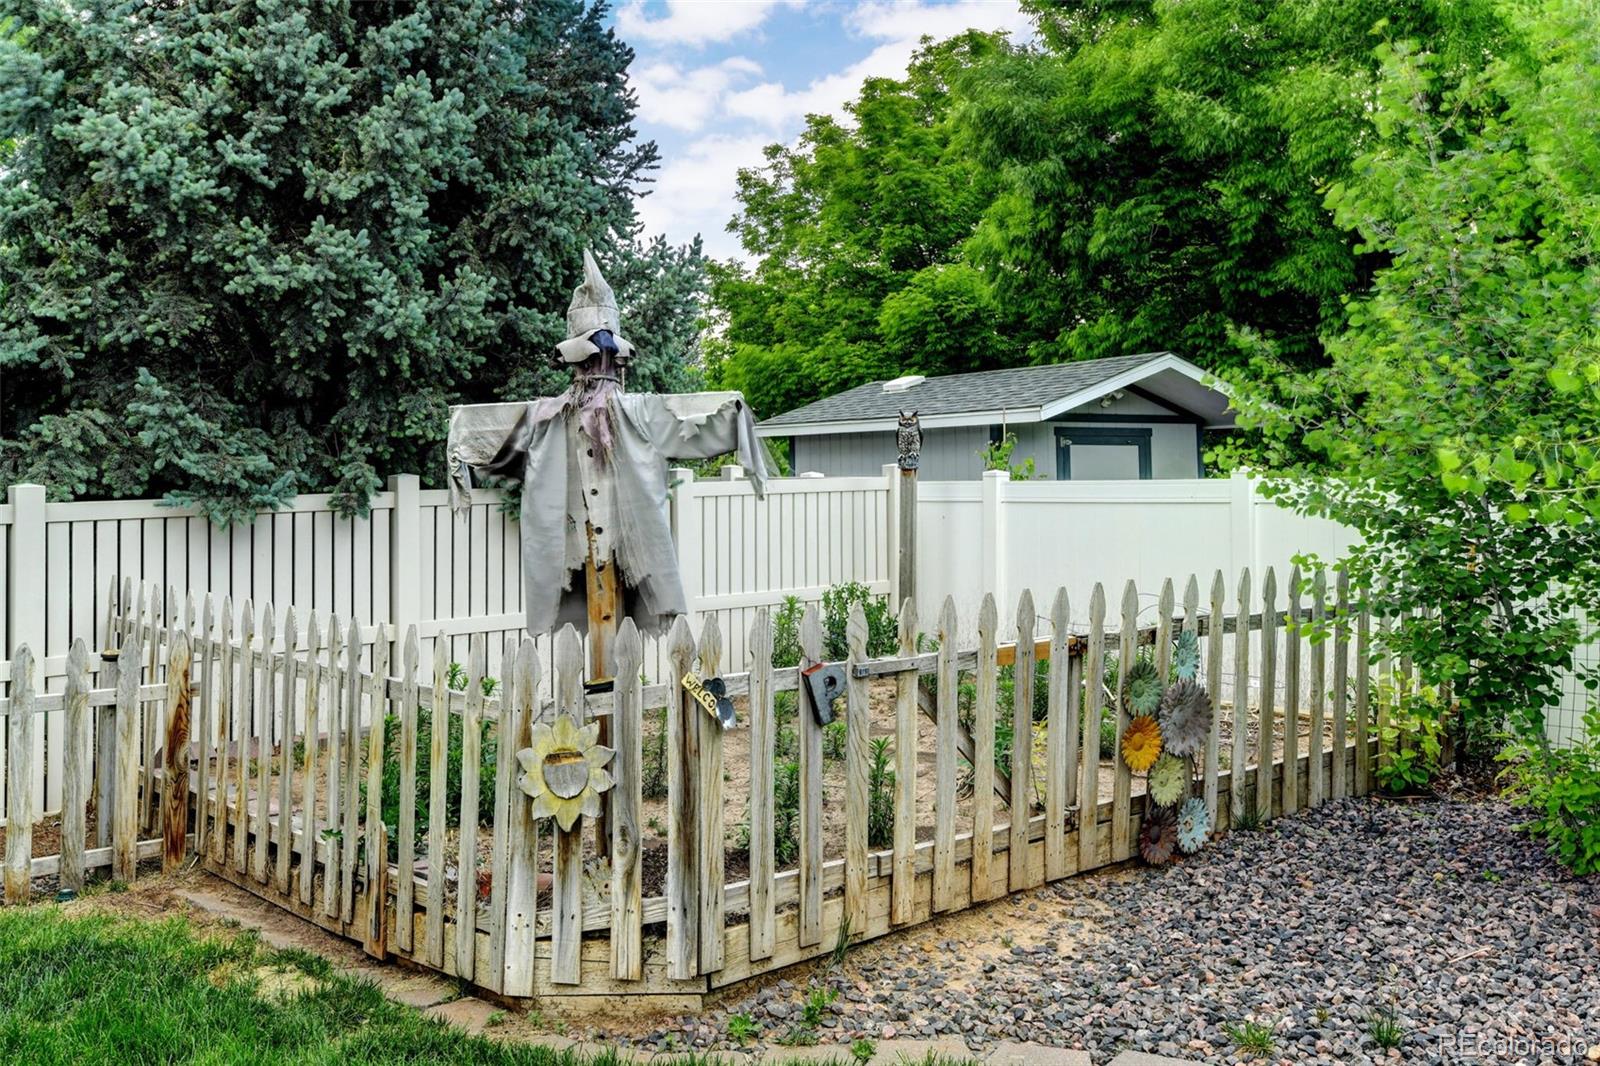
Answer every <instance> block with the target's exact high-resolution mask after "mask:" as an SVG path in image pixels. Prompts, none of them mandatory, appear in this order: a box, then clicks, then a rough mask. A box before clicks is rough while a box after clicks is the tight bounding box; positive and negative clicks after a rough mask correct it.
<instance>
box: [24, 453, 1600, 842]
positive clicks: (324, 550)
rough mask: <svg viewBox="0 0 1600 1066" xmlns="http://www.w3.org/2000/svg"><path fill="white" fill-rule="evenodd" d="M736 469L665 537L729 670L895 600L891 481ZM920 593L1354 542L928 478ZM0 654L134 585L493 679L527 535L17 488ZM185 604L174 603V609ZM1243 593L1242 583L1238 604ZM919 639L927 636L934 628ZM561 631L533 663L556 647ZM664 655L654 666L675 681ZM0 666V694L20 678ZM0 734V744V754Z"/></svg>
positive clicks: (1209, 563)
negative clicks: (221, 510) (229, 519)
mask: <svg viewBox="0 0 1600 1066" xmlns="http://www.w3.org/2000/svg"><path fill="white" fill-rule="evenodd" d="M725 473H726V474H728V475H729V476H727V477H725V478H724V479H721V480H711V481H697V480H695V479H694V478H693V476H692V474H690V472H689V471H687V470H677V471H674V472H673V477H674V482H675V483H674V488H673V501H672V523H673V530H674V535H675V536H676V539H677V543H678V552H679V559H680V563H681V568H682V573H683V577H684V583H685V586H686V591H687V593H688V596H689V605H690V609H691V612H692V613H693V614H694V615H696V616H697V617H696V618H695V619H694V622H695V624H696V625H698V624H699V622H700V620H701V619H700V618H699V617H698V616H701V615H704V614H705V613H708V612H715V613H716V614H717V615H718V621H719V623H720V624H721V628H722V632H723V633H724V634H726V640H727V644H728V647H727V659H726V660H725V661H727V662H729V663H734V664H743V663H744V662H745V661H746V658H747V655H748V650H747V647H746V641H747V637H748V633H749V630H750V626H751V623H752V622H753V621H754V615H755V611H756V608H758V607H761V606H768V607H776V606H778V605H779V604H781V603H782V602H783V600H784V599H785V598H786V597H787V596H791V595H792V596H797V597H799V598H800V599H802V600H807V601H814V600H816V599H818V598H819V597H820V596H821V594H822V592H823V590H824V589H826V588H828V587H829V586H831V585H835V584H839V583H841V582H845V581H860V582H862V583H864V584H865V585H867V587H868V588H869V589H870V590H871V591H872V592H873V593H875V594H879V595H888V596H891V597H896V598H898V596H899V595H900V594H901V592H902V591H903V590H900V589H897V588H895V587H894V575H895V573H896V554H895V553H896V551H897V547H898V546H897V544H896V543H895V539H896V538H895V532H894V531H895V529H896V527H897V524H896V515H897V508H898V499H897V486H898V482H899V478H898V476H897V472H896V471H895V469H894V468H893V467H892V466H891V467H886V468H885V470H884V473H883V475H882V476H878V477H851V478H843V477H840V478H819V477H800V478H782V479H777V480H774V481H773V482H771V483H770V484H769V491H768V496H767V499H766V500H765V502H758V501H757V500H756V499H755V497H754V495H753V493H752V492H751V489H750V486H749V485H748V484H747V483H745V482H744V481H742V480H740V479H738V478H737V477H735V476H733V472H731V471H727V472H725ZM918 520H919V521H918V548H917V552H918V566H917V589H916V599H917V602H918V603H919V604H938V603H940V602H942V600H943V598H944V597H945V596H946V595H949V596H952V597H954V599H955V601H956V606H957V614H958V617H959V619H960V620H961V624H962V629H963V631H964V633H965V634H966V639H964V640H963V646H970V645H971V633H970V629H971V626H972V624H973V623H974V622H975V620H976V617H977V611H978V606H979V603H980V602H981V600H982V597H983V595H984V593H986V592H989V593H993V594H994V596H995V599H996V600H997V601H998V602H1002V603H1011V602H1015V600H1016V598H1017V597H1018V596H1019V595H1020V594H1021V592H1022V591H1023V590H1024V589H1030V590H1032V592H1033V595H1034V601H1035V602H1036V603H1039V604H1048V603H1049V602H1050V597H1051V596H1053V595H1054V591H1055V589H1056V588H1057V587H1064V588H1066V590H1067V592H1068V595H1069V597H1070V600H1071V605H1072V618H1073V620H1074V622H1077V621H1081V620H1083V619H1084V618H1085V617H1086V609H1087V603H1088V597H1089V591H1090V588H1091V586H1092V584H1093V583H1094V582H1095V581H1111V582H1116V581H1120V580H1133V581H1135V582H1137V583H1138V587H1139V588H1140V589H1141V590H1143V591H1144V594H1145V595H1144V597H1143V599H1141V602H1140V612H1141V615H1143V616H1144V620H1146V621H1148V620H1150V619H1152V618H1153V616H1154V612H1155V606H1156V604H1155V600H1154V595H1155V593H1156V591H1157V590H1159V588H1160V587H1161V583H1162V582H1163V580H1165V579H1168V578H1170V579H1172V581H1173V582H1174V583H1175V585H1176V586H1177V589H1178V592H1179V595H1180V596H1181V594H1182V589H1183V585H1184V583H1185V582H1186V581H1187V579H1188V577H1189V575H1190V574H1195V575H1198V577H1199V580H1200V585H1201V590H1202V597H1204V595H1205V594H1206V591H1207V590H1208V588H1209V581H1210V579H1211V575H1212V574H1214V573H1215V572H1216V571H1218V570H1220V571H1222V572H1223V573H1225V574H1238V573H1240V572H1242V571H1243V570H1245V569H1250V570H1252V571H1253V572H1255V573H1256V574H1257V581H1258V583H1259V581H1260V576H1261V575H1262V574H1264V572H1265V569H1266V567H1268V566H1272V567H1274V568H1276V570H1277V574H1278V581H1279V583H1280V586H1281V585H1282V583H1283V582H1284V581H1285V580H1286V577H1287V574H1288V570H1289V565H1290V560H1291V558H1292V557H1293V556H1295V555H1296V554H1299V553H1315V554H1317V555H1320V556H1321V557H1323V558H1326V559H1332V558H1336V557H1338V555H1339V554H1341V552H1342V551H1343V550H1344V549H1345V547H1346V546H1348V544H1349V543H1350V541H1351V536H1350V534H1349V532H1348V531H1347V530H1343V529H1342V528H1341V527H1338V526H1336V525H1334V524H1333V523H1329V522H1323V521H1319V520H1314V519H1305V518H1301V517H1299V516H1297V515H1294V514H1291V513H1289V512H1287V511H1284V510H1281V509H1279V508H1277V507H1276V506H1274V505H1273V504H1271V503H1270V502H1268V501H1265V500H1263V499H1261V498H1260V496H1259V495H1258V494H1257V493H1256V491H1255V486H1254V485H1253V484H1252V482H1251V481H1249V480H1248V479H1246V478H1243V477H1234V478H1228V479H1220V478H1219V479H1208V480H1190V481H1121V482H1084V481H1078V482H1073V481H1048V482H1045V481H1041V482H1017V483H1014V482H1011V481H1010V480H1009V479H1008V478H1007V476H1006V475H1005V474H1004V473H993V474H990V475H988V476H986V477H985V478H984V479H983V480H981V481H965V482H924V483H922V484H921V485H920V487H919V506H918ZM0 558H3V560H4V566H0V604H3V608H4V609H3V611H0V649H4V650H3V651H0V655H5V656H7V657H9V655H10V653H11V650H12V649H14V648H16V647H17V646H18V645H19V644H23V643H26V644H27V645H28V646H29V647H30V648H31V649H32V650H33V652H34V655H35V658H36V660H37V662H38V666H37V667H36V669H37V677H38V682H39V686H40V688H41V689H43V690H44V691H58V690H59V689H60V687H61V685H62V684H63V680H64V677H65V668H66V666H65V664H66V655H67V651H68V644H69V641H70V640H71V639H73V638H76V637H79V636H84V637H87V636H88V635H90V634H93V636H94V638H95V640H96V641H97V642H99V641H103V639H104V635H105V634H104V626H105V612H106V607H107V599H108V593H109V591H110V589H111V588H112V585H113V583H115V584H116V585H117V587H118V588H119V589H120V588H121V586H122V584H123V583H124V582H125V581H126V582H131V583H133V584H134V585H135V587H137V586H138V585H139V584H140V583H143V585H144V587H145V588H146V589H148V590H150V594H152V595H155V596H157V597H158V598H159V599H160V600H161V601H162V602H161V607H162V612H163V613H164V616H165V617H171V612H172V611H174V610H181V609H182V608H181V605H182V603H183V601H184V600H185V598H186V597H188V596H193V597H195V598H196V599H197V600H199V599H201V598H202V597H203V596H204V594H206V593H214V594H215V595H216V596H217V598H218V604H219V605H220V602H221V597H223V596H228V597H231V599H232V603H233V608H234V612H235V616H236V620H237V616H238V615H239V614H240V612H241V611H242V609H243V605H244V601H245V600H247V599H248V600H250V601H252V603H253V604H254V605H255V606H256V607H257V608H258V610H259V607H260V606H261V605H262V604H263V603H265V602H271V603H273V604H275V605H276V606H277V608H278V610H279V612H280V615H279V623H280V625H281V621H282V616H281V612H282V610H283V609H284V608H285V607H287V606H290V605H292V606H293V607H294V608H295V610H296V611H297V612H298V613H299V614H300V628H301V632H302V633H303V632H304V630H305V627H306V623H307V621H308V618H307V612H315V613H317V614H318V615H319V616H321V617H322V619H323V622H324V628H326V622H327V616H329V615H337V616H338V617H339V618H341V619H345V620H349V619H355V620H357V621H360V622H361V623H362V624H363V626H364V627H365V639H366V640H368V641H370V640H371V639H372V632H373V630H372V628H371V627H373V626H375V625H376V624H377V623H379V622H382V623H385V624H386V625H387V626H388V627H389V632H390V633H391V634H400V635H403V634H404V632H405V630H406V627H407V626H409V625H412V624H415V625H416V626H417V629H418V635H419V637H420V638H421V641H422V654H423V659H424V661H428V660H429V658H430V657H431V655H432V645H433V642H434V641H435V640H436V639H446V640H449V641H450V650H451V654H452V656H453V657H454V658H455V659H457V660H460V661H462V662H465V660H466V657H467V656H466V644H467V639H468V638H469V636H470V635H471V634H474V633H484V634H486V635H487V637H488V640H487V646H488V648H489V649H490V651H489V656H490V658H489V663H488V671H487V672H488V674H489V675H491V676H498V675H499V674H500V673H501V665H500V663H499V656H500V649H501V648H502V647H503V646H504V642H505V638H506V637H507V636H511V635H519V634H520V633H521V631H522V627H523V614H522V563H521V552H520V546H519V543H518V527H517V523H516V521H515V519H514V517H513V516H511V515H508V514H506V513H505V511H504V507H503V502H502V500H501V498H500V496H499V495H498V494H497V493H494V492H487V491H480V492H477V493H475V495H474V502H473V505H472V507H471V509H470V512H469V513H468V514H465V515H461V516H456V515H453V514H452V513H451V512H450V508H449V504H448V501H447V499H446V494H445V493H444V492H443V491H442V490H424V489H421V488H420V487H419V483H418V479H417V478H416V477H415V476H412V475H402V476H397V477H393V478H390V480H389V484H388V487H387V489H386V491H384V492H381V493H378V494H377V495H376V496H375V497H374V498H373V500H372V505H371V511H370V514H369V515H368V516H367V517H366V518H345V517H342V516H339V515H337V514H335V513H334V512H333V510H332V508H331V505H330V500H329V497H327V496H322V495H307V496H301V497H299V498H298V499H297V500H296V501H295V503H294V504H293V505H292V506H290V507H287V508H284V509H282V510H279V511H274V512H267V513H263V514H261V515H259V516H257V518H256V519H255V520H254V521H253V522H250V523H248V524H240V525H236V526H233V527H231V528H218V527H215V526H213V525H211V524H210V523H208V522H207V521H206V520H205V519H204V518H203V517H201V516H200V515H199V514H197V513H195V512H193V511H191V510H186V509H182V508H175V507H168V506H165V505H163V504H161V503H159V502H156V501H145V500H140V501H105V502H83V503H50V502H46V500H45V495H44V490H43V489H42V488H40V487H39V486H33V485H19V486H14V487H13V488H11V489H10V490H9V492H8V494H7V496H6V501H5V503H4V504H0ZM168 589H170V590H172V591H173V593H174V597H173V598H174V599H175V600H176V601H177V602H176V603H173V602H167V595H166V590H168ZM1228 594H1229V596H1230V599H1231V597H1232V596H1233V594H1234V590H1233V589H1231V588H1230V589H1229V590H1228ZM923 628H925V629H929V630H931V629H932V628H933V626H932V621H931V619H924V620H923ZM548 643H549V642H548V638H541V648H542V650H543V651H544V653H545V654H546V655H548V654H549V651H550V649H549V648H548ZM655 645H656V642H654V641H651V642H649V644H648V645H647V647H646V651H645V673H646V675H647V677H649V678H650V679H651V680H652V681H656V680H659V679H660V678H662V677H664V676H665V675H666V669H665V661H664V659H663V658H661V652H660V649H659V648H658V647H656V646H655ZM10 676H11V665H10V662H9V658H7V659H5V660H0V683H4V682H7V681H9V679H10ZM1568 688H1569V690H1570V691H1569V693H1568V696H1567V698H1566V699H1565V700H1564V701H1563V705H1562V707H1561V708H1560V709H1558V710H1557V711H1556V712H1554V714H1553V720H1552V723H1551V730H1552V734H1553V735H1556V736H1558V737H1564V736H1576V731H1577V729H1578V726H1579V718H1580V714H1581V710H1580V708H1581V707H1582V706H1583V703H1584V701H1585V699H1586V695H1585V693H1584V692H1583V690H1582V688H1581V686H1578V685H1576V684H1572V685H1569V686H1568ZM60 717H61V716H60V713H59V712H52V713H50V714H48V715H46V721H45V722H44V723H43V726H44V728H42V729H40V730H38V731H36V733H35V737H36V739H35V746H36V750H35V758H34V761H33V765H34V773H35V778H36V785H37V788H38V789H39V790H40V796H41V803H42V804H43V808H42V809H44V810H54V809H55V808H56V807H57V806H58V805H59V802H60V790H61V781H60V777H59V771H58V767H59V766H60V763H61V760H60V749H61V744H62V736H63V726H62V723H61V722H59V721H57V720H56V719H59V718H60ZM4 735H5V733H4V730H3V729H0V744H3V738H4Z"/></svg>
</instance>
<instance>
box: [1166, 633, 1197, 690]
mask: <svg viewBox="0 0 1600 1066" xmlns="http://www.w3.org/2000/svg"><path fill="white" fill-rule="evenodd" d="M1172 672H1173V673H1174V674H1176V675H1177V677H1178V680H1179V681H1193V680H1194V679H1195V675H1197V674H1198V673H1199V672H1200V638H1199V637H1197V636H1195V635H1194V633H1193V632H1192V631H1191V630H1187V629H1185V630H1184V631H1183V632H1181V633H1179V634H1178V640H1177V643H1176V644H1174V645H1173V648H1172Z"/></svg>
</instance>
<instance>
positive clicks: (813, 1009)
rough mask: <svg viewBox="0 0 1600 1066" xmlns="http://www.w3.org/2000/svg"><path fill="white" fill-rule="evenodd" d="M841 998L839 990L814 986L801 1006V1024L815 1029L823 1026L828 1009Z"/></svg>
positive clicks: (824, 986)
mask: <svg viewBox="0 0 1600 1066" xmlns="http://www.w3.org/2000/svg"><path fill="white" fill-rule="evenodd" d="M838 998H839V990H838V989H836V988H830V987H828V986H826V985H813V986H812V987H811V988H810V990H808V991H807V992H806V998H805V1002H804V1003H802V1004H801V1005H800V1024H801V1025H805V1026H808V1027H810V1028H812V1029H815V1028H816V1027H817V1026H819V1025H821V1024H822V1019H823V1017H824V1016H825V1015H826V1014H827V1012H828V1009H829V1008H830V1007H832V1006H833V1004H834V1002H835V1001H837V1000H838Z"/></svg>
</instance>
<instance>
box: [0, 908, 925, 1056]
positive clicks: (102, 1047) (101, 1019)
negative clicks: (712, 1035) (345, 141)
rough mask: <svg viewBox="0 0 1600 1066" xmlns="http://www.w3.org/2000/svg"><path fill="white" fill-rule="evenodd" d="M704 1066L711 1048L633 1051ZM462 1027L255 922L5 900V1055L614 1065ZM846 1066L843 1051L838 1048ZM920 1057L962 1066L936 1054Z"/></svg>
mask: <svg viewBox="0 0 1600 1066" xmlns="http://www.w3.org/2000/svg"><path fill="white" fill-rule="evenodd" d="M645 1059H650V1061H661V1062H673V1063H680V1064H683V1066H696V1064H698V1066H712V1064H715V1063H719V1062H722V1061H723V1059H721V1058H719V1057H718V1056H716V1055H694V1054H680V1055H671V1056H661V1057H656V1058H653V1059H651V1058H650V1056H641V1061H643V1060H645ZM631 1061H633V1059H632V1058H631V1057H630V1056H628V1055H626V1053H622V1054H619V1053H618V1052H616V1051H611V1050H606V1051H600V1052H597V1053H580V1052H576V1051H572V1050H566V1049H561V1050H557V1049H554V1048H549V1047H544V1046H540V1045H536V1044H529V1043H520V1042H512V1041H509V1040H507V1041H501V1040H493V1039H488V1038H485V1037H481V1036H469V1035H467V1034H466V1033H464V1032H461V1031H460V1030H458V1029H454V1028H452V1027H450V1026H448V1025H446V1024H445V1023H443V1022H441V1021H438V1020H437V1019H434V1018H430V1017H428V1016H426V1015H424V1014H423V1013H422V1012H420V1011H418V1010H416V1009H415V1008H412V1007H407V1006H403V1005H401V1004H398V1003H393V1002H391V1001H389V1000H388V999H385V998H384V996H383V993H382V992H380V991H379V990H378V989H377V987H375V986H374V985H372V984H370V983H367V982H365V981H359V980H355V979H352V978H350V977H347V976H344V975H341V974H338V973H336V972H334V970H333V969H332V967H331V966H330V965H329V964H328V962H327V960H325V959H323V958H321V957H319V956H316V955H313V954H310V953H308V952H304V951H292V950H291V951H274V950H272V949H270V948H268V947H266V946H265V945H263V944H262V943H261V942H260V940H259V939H258V938H257V937H256V936H255V934H254V933H251V932H238V931H234V930H228V931H226V932H223V933H217V932H214V931H210V932H196V931H195V929H193V928H192V927H191V926H190V925H189V924H188V922H186V921H185V920H184V919H182V918H178V917H174V918H168V919H165V920H160V921H144V920H140V919H136V918H127V917H122V916H119V915H116V914H112V913H103V912H88V913H79V914H73V913H72V911H71V910H70V909H63V908H60V907H56V906H51V905H43V906H35V907H24V908H15V909H5V910H0V1062H15V1063H28V1064H29V1066H48V1064H52V1063H95V1064H99V1063H106V1062H114V1063H175V1062H183V1063H251V1064H255V1063H330V1064H335V1063H336V1064H339V1066H352V1064H357V1063H389V1062H396V1063H401V1062H403V1063H431V1062H437V1063H474V1064H477V1063H482V1064H489V1066H499V1064H505V1066H622V1064H623V1063H628V1062H631ZM837 1061H838V1062H839V1063H841V1064H844V1063H848V1062H849V1061H850V1059H849V1056H847V1055H842V1054H841V1055H840V1056H839V1057H838V1059H837ZM914 1066H956V1064H954V1063H949V1064H947V1063H946V1060H943V1059H941V1058H937V1057H935V1058H934V1059H930V1060H924V1061H923V1062H922V1063H917V1064H914Z"/></svg>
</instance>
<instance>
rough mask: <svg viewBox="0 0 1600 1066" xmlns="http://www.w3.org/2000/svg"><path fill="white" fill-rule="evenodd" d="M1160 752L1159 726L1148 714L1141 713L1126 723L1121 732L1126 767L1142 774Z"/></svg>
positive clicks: (1123, 758) (1123, 759)
mask: <svg viewBox="0 0 1600 1066" xmlns="http://www.w3.org/2000/svg"><path fill="white" fill-rule="evenodd" d="M1160 754H1161V727H1160V726H1159V725H1157V724H1156V720H1155V719H1154V718H1152V717H1150V716H1149V715H1148V714H1141V715H1140V716H1139V717H1137V718H1135V719H1134V720H1133V721H1131V722H1129V723H1128V728H1127V730H1126V731H1125V732H1124V733H1123V734H1122V761H1123V762H1125V763H1127V764H1128V769H1130V770H1132V771H1133V772H1134V773H1136V774H1142V773H1144V772H1145V771H1146V770H1148V769H1150V766H1151V764H1152V763H1154V762H1155V761H1156V757H1157V756H1159V755H1160Z"/></svg>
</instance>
